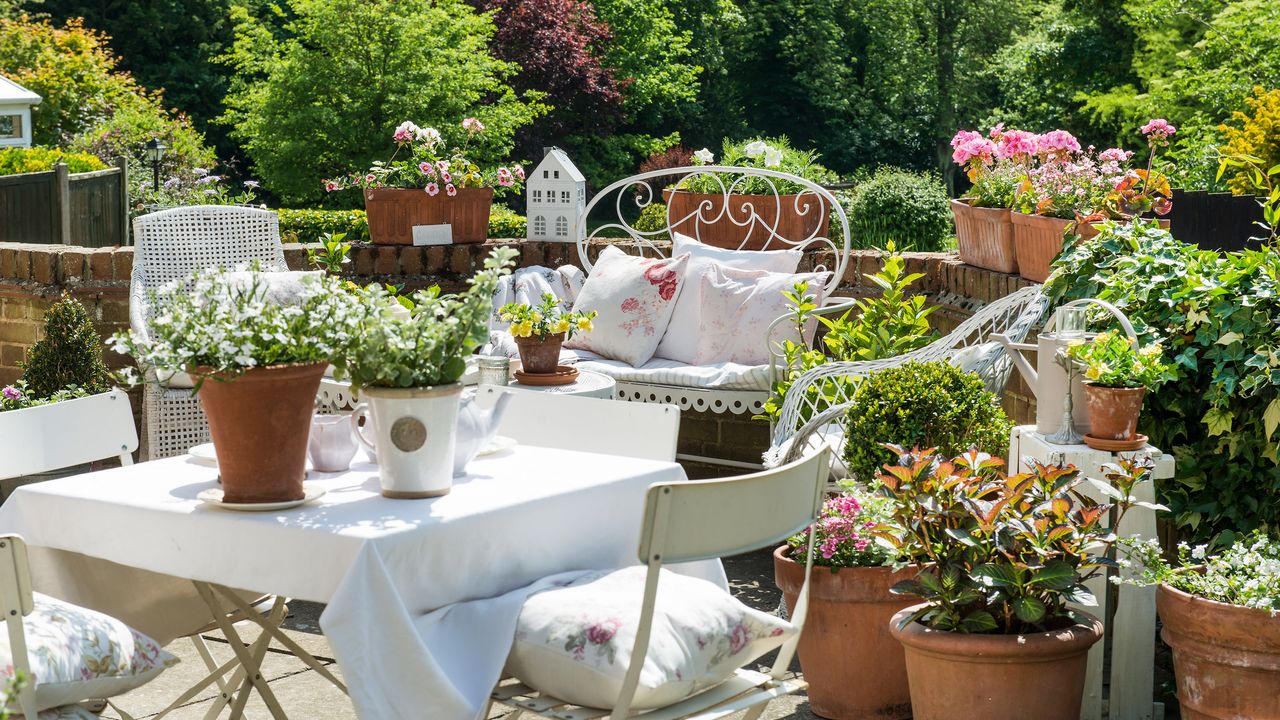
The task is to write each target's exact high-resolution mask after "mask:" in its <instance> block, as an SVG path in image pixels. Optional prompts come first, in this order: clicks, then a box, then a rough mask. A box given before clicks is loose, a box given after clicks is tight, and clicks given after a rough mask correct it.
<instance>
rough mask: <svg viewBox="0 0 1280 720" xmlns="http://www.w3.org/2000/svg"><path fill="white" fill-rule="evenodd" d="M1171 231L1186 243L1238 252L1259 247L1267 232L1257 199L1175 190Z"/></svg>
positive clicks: (1210, 248)
mask: <svg viewBox="0 0 1280 720" xmlns="http://www.w3.org/2000/svg"><path fill="white" fill-rule="evenodd" d="M1168 218H1169V231H1170V232H1172V233H1173V236H1174V237H1176V238H1177V239H1179V240H1181V241H1182V242H1185V243H1190V244H1192V245H1198V246H1200V247H1201V248H1202V249H1204V250H1219V251H1234V250H1243V249H1245V248H1256V247H1258V246H1260V245H1261V244H1262V241H1261V240H1255V239H1252V238H1258V237H1260V236H1263V235H1265V234H1266V231H1265V230H1264V229H1262V228H1261V227H1258V225H1257V223H1258V222H1260V221H1261V220H1262V207H1261V206H1260V205H1258V200H1257V198H1254V197H1251V196H1247V195H1232V194H1231V193H1211V192H1206V191H1203V190H1174V191H1173V211H1172V212H1170V213H1169V215H1168Z"/></svg>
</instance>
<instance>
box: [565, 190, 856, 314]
mask: <svg viewBox="0 0 1280 720" xmlns="http://www.w3.org/2000/svg"><path fill="white" fill-rule="evenodd" d="M704 179H709V184H710V185H711V186H712V187H713V188H714V191H713V192H711V193H710V195H712V196H713V197H716V196H718V197H716V199H715V200H711V201H703V202H701V203H699V204H698V205H697V207H696V208H695V209H694V210H693V211H691V212H686V213H684V214H683V215H678V214H677V212H678V211H677V210H675V209H674V205H670V206H668V208H667V216H666V225H664V226H663V227H661V228H657V229H651V230H640V229H638V228H636V227H635V220H634V219H633V218H634V216H635V214H636V212H638V211H642V210H643V209H644V208H646V207H648V206H650V205H651V204H653V203H654V202H662V197H661V194H660V193H657V192H655V191H654V189H653V185H652V184H651V183H650V181H653V180H657V181H659V182H658V183H656V184H662V185H665V184H670V185H672V186H674V187H677V188H679V187H681V185H682V184H685V183H688V182H689V181H692V180H699V181H700V182H706V180H704ZM748 185H750V186H752V187H750V188H748ZM748 189H750V190H752V192H751V195H750V198H749V200H748V201H747V202H746V203H745V204H742V205H740V206H735V205H734V204H733V203H731V202H730V201H729V198H730V197H731V196H735V195H736V196H741V195H744V194H745V193H744V192H743V191H744V190H748ZM610 205H612V207H609V206H610ZM597 207H603V208H608V210H607V211H606V212H605V221H604V222H603V223H602V224H599V225H597V226H596V227H595V228H594V229H592V230H591V232H589V233H588V232H586V228H587V219H588V218H590V217H591V213H592V211H594V210H595V209H596V208H597ZM824 207H825V209H826V211H827V212H828V213H829V222H828V223H827V224H820V223H812V225H813V229H812V230H811V231H810V232H808V233H806V234H805V235H804V236H800V237H790V236H788V235H787V231H786V229H785V228H784V227H782V226H781V224H780V220H779V219H780V218H781V217H782V215H783V211H784V210H785V211H786V212H790V213H795V214H798V215H800V216H802V217H809V216H813V217H815V218H816V217H817V216H819V215H820V214H821V213H822V212H823V209H824ZM711 223H731V224H733V225H735V226H737V227H739V228H742V229H743V239H742V241H741V243H740V245H739V247H740V248H745V247H747V246H751V247H758V248H759V249H762V250H786V249H792V248H797V249H802V250H804V249H807V250H811V251H817V252H818V253H819V257H824V256H826V257H832V258H833V261H834V265H833V266H827V265H826V264H825V263H824V264H820V265H818V266H817V267H815V268H813V272H827V271H830V272H831V273H832V276H831V281H830V282H829V283H828V284H827V288H826V290H827V292H826V295H827V296H831V295H832V294H834V292H835V289H836V287H837V286H838V285H839V284H840V282H841V280H842V279H843V278H844V271H845V268H846V267H847V266H848V264H849V254H850V250H851V248H852V243H851V239H850V235H849V218H848V216H847V215H845V212H844V208H843V207H841V205H840V203H839V201H837V200H836V197H835V195H833V194H831V191H830V190H827V189H826V188H824V187H822V186H821V185H818V184H817V183H815V182H813V181H812V180H806V179H804V178H802V177H799V176H796V175H791V174H789V173H784V172H778V171H777V170H765V169H761V168H746V167H732V166H727V165H703V166H697V167H676V168H668V169H665V170H653V171H651V172H646V173H640V174H639V175H632V176H631V177H628V178H625V179H622V180H619V181H617V182H615V183H612V184H610V185H608V186H607V187H605V188H604V189H602V190H600V191H599V192H597V193H596V194H595V196H594V197H592V198H591V202H589V203H588V204H587V206H586V208H585V209H584V210H583V214H582V217H580V218H578V223H577V226H578V228H579V231H578V232H579V237H578V238H577V241H578V242H577V244H578V258H579V259H580V260H581V262H582V267H583V269H585V270H586V271H587V272H588V273H590V272H591V267H592V265H593V262H592V258H593V257H594V255H593V254H592V253H591V252H590V250H591V248H592V241H595V240H603V239H605V238H609V239H614V238H617V237H620V236H621V237H626V238H630V239H631V240H632V241H634V245H633V247H634V249H635V251H636V252H637V253H638V254H640V255H645V256H650V257H665V256H669V255H670V254H671V251H670V248H669V247H659V245H658V244H657V243H658V242H660V241H665V240H667V239H668V238H669V237H670V236H671V234H672V233H676V232H678V233H682V234H684V235H687V236H689V237H692V238H693V239H695V240H699V241H701V240H702V232H703V228H704V227H705V226H707V225H709V224H711ZM837 233H838V236H837V237H834V238H832V237H829V235H836V234H837ZM620 247H621V248H622V249H627V246H626V245H621V246H620ZM823 251H827V252H829V253H831V255H830V256H827V252H823Z"/></svg>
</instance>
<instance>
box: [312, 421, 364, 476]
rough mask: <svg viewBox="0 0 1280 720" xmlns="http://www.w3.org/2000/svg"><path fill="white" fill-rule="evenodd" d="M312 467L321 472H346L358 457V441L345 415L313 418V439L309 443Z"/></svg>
mask: <svg viewBox="0 0 1280 720" xmlns="http://www.w3.org/2000/svg"><path fill="white" fill-rule="evenodd" d="M307 456H308V457H310V458H311V467H312V468H314V469H315V470H317V471H319V472H345V471H346V470H347V469H348V468H350V467H351V458H353V457H355V456H356V439H355V436H354V435H352V433H351V420H349V419H348V418H347V417H346V416H345V415H316V416H314V417H312V418H311V438H310V439H309V440H308V441H307Z"/></svg>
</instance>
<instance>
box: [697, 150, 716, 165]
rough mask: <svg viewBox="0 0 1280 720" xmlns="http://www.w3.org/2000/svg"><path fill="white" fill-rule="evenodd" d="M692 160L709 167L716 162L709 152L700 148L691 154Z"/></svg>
mask: <svg viewBox="0 0 1280 720" xmlns="http://www.w3.org/2000/svg"><path fill="white" fill-rule="evenodd" d="M693 159H694V160H697V161H698V164H699V165H710V164H711V163H713V162H715V161H716V156H715V155H712V154H711V151H710V150H708V149H706V148H702V149H701V150H699V151H698V152H696V153H694V154H693Z"/></svg>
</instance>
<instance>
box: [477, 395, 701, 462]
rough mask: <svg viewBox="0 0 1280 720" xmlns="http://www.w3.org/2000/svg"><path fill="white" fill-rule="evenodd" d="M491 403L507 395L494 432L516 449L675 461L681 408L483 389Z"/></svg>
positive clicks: (488, 402) (487, 402)
mask: <svg viewBox="0 0 1280 720" xmlns="http://www.w3.org/2000/svg"><path fill="white" fill-rule="evenodd" d="M479 392H480V393H482V394H483V395H485V396H488V398H489V399H488V400H487V401H486V404H491V403H492V402H494V401H495V400H496V396H497V395H498V394H500V393H504V392H505V393H510V395H511V396H512V397H511V399H510V400H509V401H507V409H506V412H505V413H504V414H503V416H502V422H500V423H499V424H498V434H499V435H503V436H506V437H509V438H512V439H514V440H516V441H517V442H519V443H520V444H521V445H535V446H539V447H548V448H557V449H562V450H584V451H587V452H596V453H603V454H607V455H619V456H621V457H629V458H638V459H642V460H665V461H667V462H671V461H674V460H675V458H676V439H677V436H678V435H679V432H680V408H678V407H676V406H675V405H666V404H657V403H626V402H617V401H615V400H601V399H599V398H582V397H573V396H571V395H556V394H554V393H544V392H525V391H520V390H510V389H507V388H502V387H498V386H495V385H483V386H481V387H480V390H479Z"/></svg>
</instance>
